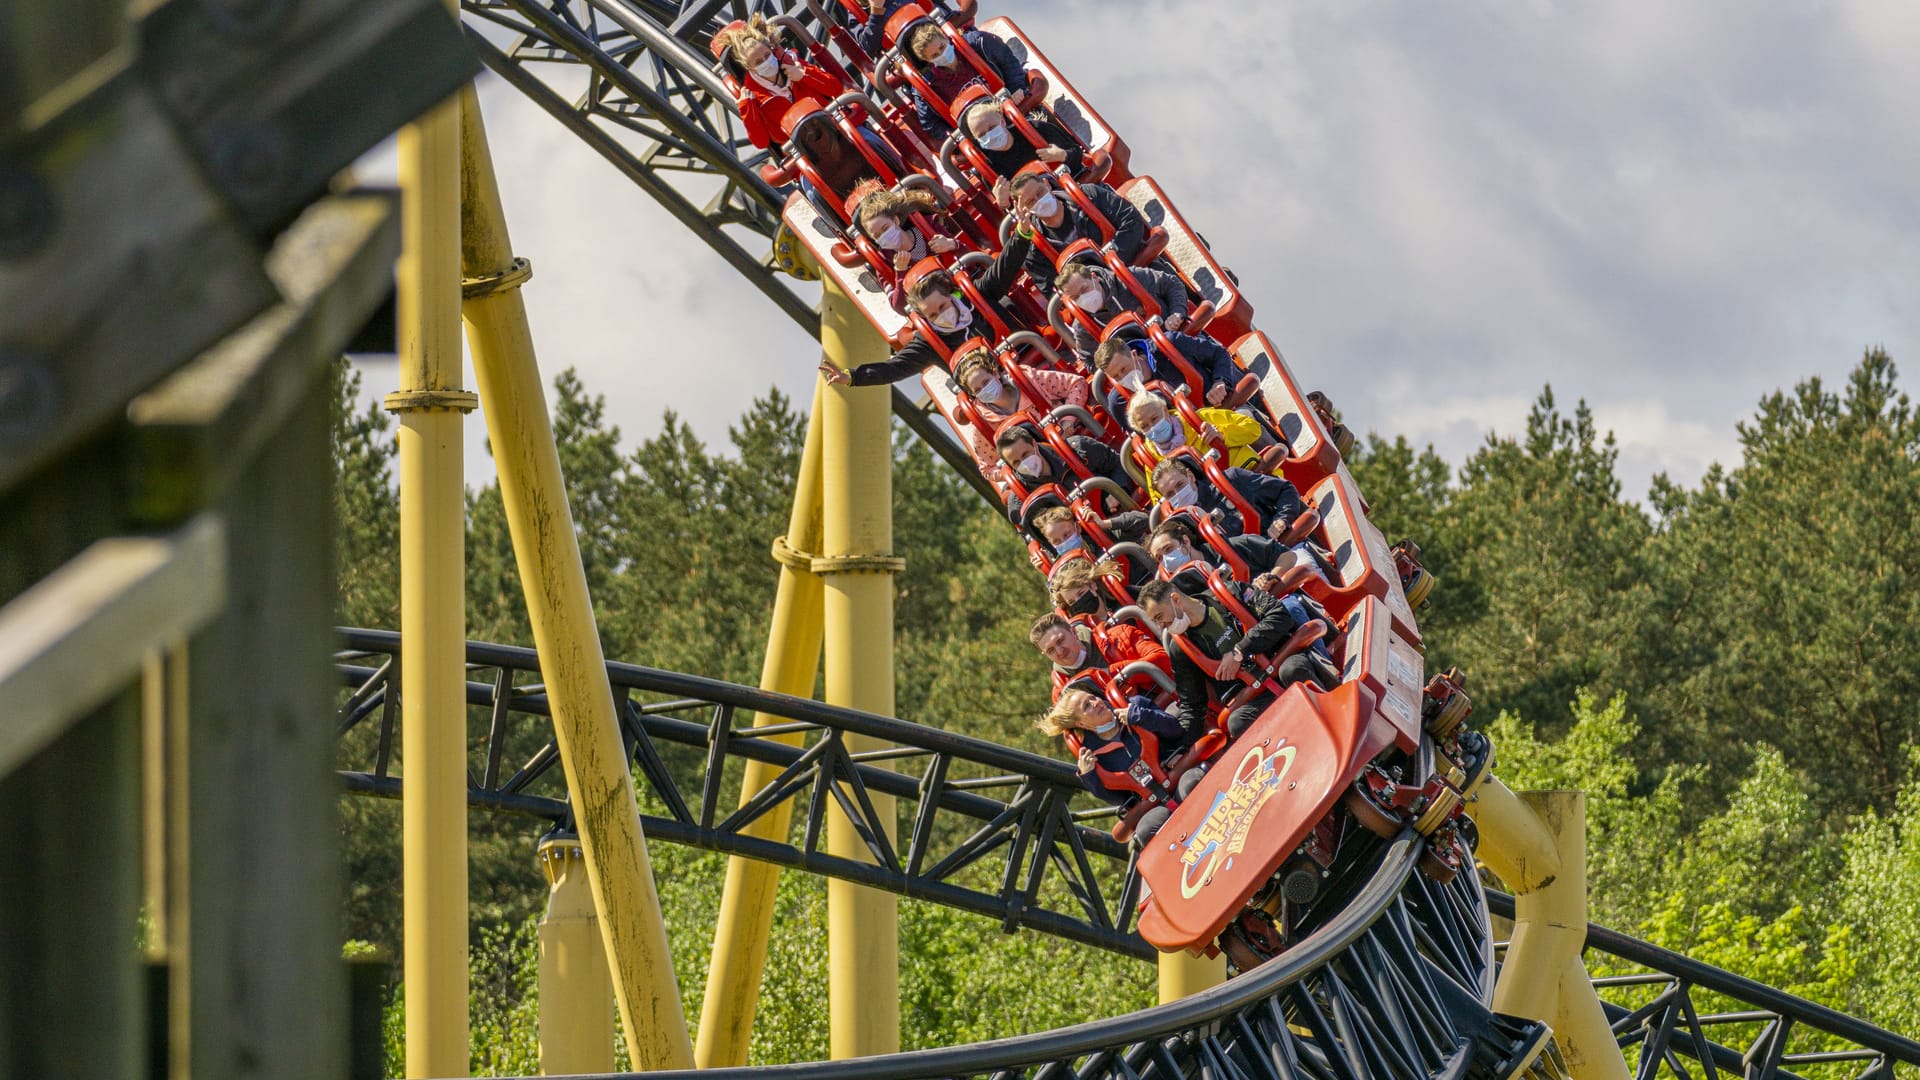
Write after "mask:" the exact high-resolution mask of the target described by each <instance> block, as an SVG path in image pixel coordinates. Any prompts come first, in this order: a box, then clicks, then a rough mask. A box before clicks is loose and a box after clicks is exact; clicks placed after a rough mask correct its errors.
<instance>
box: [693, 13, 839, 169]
mask: <svg viewBox="0 0 1920 1080" xmlns="http://www.w3.org/2000/svg"><path fill="white" fill-rule="evenodd" d="M714 45H715V49H716V50H719V49H720V47H721V46H724V47H725V51H723V52H720V58H721V63H723V64H725V65H726V67H727V70H728V71H729V72H730V73H731V74H732V75H733V77H734V79H735V80H736V81H738V83H739V84H740V95H739V96H738V97H736V98H735V99H734V105H735V107H737V108H738V109H739V110H740V119H741V121H742V122H744V123H745V124H746V127H747V138H748V139H750V140H751V141H752V142H753V145H755V146H757V147H759V148H760V149H762V150H765V149H766V148H767V147H769V146H771V145H773V143H774V142H775V141H776V140H777V139H778V138H779V134H780V118H781V117H782V116H785V115H786V114H787V110H788V109H791V108H793V106H794V105H795V104H796V103H798V102H799V101H800V100H801V99H802V98H813V99H815V100H817V101H819V102H820V103H821V104H822V105H824V104H826V103H827V102H829V101H832V100H833V99H834V98H837V97H839V96H840V94H841V86H840V81H839V80H838V79H835V78H834V77H833V76H832V75H831V74H828V72H827V71H826V69H825V68H821V67H818V66H815V65H813V64H809V63H807V62H805V61H804V60H802V59H801V58H800V54H799V53H796V52H794V51H793V50H791V49H782V48H781V47H780V43H779V42H777V41H775V40H774V37H773V32H772V31H771V30H769V29H768V28H767V20H766V17H765V16H762V15H755V16H754V17H753V18H752V19H750V20H748V21H747V22H744V23H738V24H735V25H733V26H730V27H728V28H727V29H725V30H722V31H721V32H720V34H719V35H718V37H717V38H716V39H715V42H714Z"/></svg>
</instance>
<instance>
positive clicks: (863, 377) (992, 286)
mask: <svg viewBox="0 0 1920 1080" xmlns="http://www.w3.org/2000/svg"><path fill="white" fill-rule="evenodd" d="M1032 250H1033V241H1032V239H1031V238H1030V237H1029V236H1028V235H1024V234H1022V233H1021V232H1020V231H1019V230H1015V232H1014V234H1013V236H1012V238H1010V239H1009V240H1008V241H1007V245H1006V247H1003V248H1001V249H1000V254H998V255H996V256H994V258H993V264H992V265H991V266H989V267H987V269H986V270H984V271H982V272H981V273H980V274H978V275H977V276H975V277H974V279H973V285H974V288H975V289H976V290H978V291H979V294H980V295H981V296H983V297H985V298H987V300H989V301H991V302H993V303H995V304H998V303H1000V301H1002V300H1004V299H1005V298H1006V295H1007V293H1008V292H1010V291H1012V289H1013V286H1014V283H1015V282H1016V281H1018V280H1019V278H1020V269H1021V264H1022V263H1023V262H1024V261H1025V260H1026V257H1027V253H1028V252H1029V251H1032ZM906 301H907V307H908V308H910V309H912V310H913V311H914V312H915V313H917V314H919V315H920V316H921V317H922V318H924V319H926V320H927V324H928V326H930V327H931V328H932V329H933V332H934V333H935V334H936V335H938V337H939V338H940V342H941V344H943V345H945V346H946V348H947V351H949V352H951V351H952V350H954V349H956V348H958V347H959V346H960V344H961V343H962V342H964V341H966V340H967V339H968V338H972V337H981V336H985V327H984V326H982V325H976V324H979V323H984V321H985V320H984V319H983V318H982V317H981V316H980V314H979V313H978V312H976V311H974V310H973V303H972V301H971V300H969V299H968V298H967V296H966V295H965V294H964V293H962V292H961V291H960V286H959V283H958V282H956V281H954V279H953V275H952V274H951V273H949V272H947V271H946V270H934V271H932V272H931V273H928V274H925V275H923V276H921V277H920V278H919V279H918V280H915V281H913V282H911V283H909V284H908V285H907V296H906ZM1002 314H1003V317H1004V318H1008V319H1011V318H1012V317H1013V315H1012V312H1011V311H1007V310H1006V309H1005V308H1004V307H1003V308H1002ZM924 335H925V331H923V330H916V331H915V332H914V335H913V340H912V341H909V342H907V344H906V345H905V346H904V347H903V348H901V350H900V351H899V352H896V353H894V354H893V355H892V356H890V357H888V358H886V359H885V360H881V361H877V362H875V363H871V364H861V365H859V366H858V367H855V368H854V369H853V370H852V371H841V370H840V369H839V368H837V367H834V366H833V365H832V364H830V363H827V362H826V361H824V360H823V361H821V363H820V374H822V375H824V376H826V378H827V381H828V382H830V383H836V384H842V385H846V384H849V383H850V384H851V385H853V386H877V385H879V384H881V383H890V382H898V381H899V380H901V379H904V378H907V377H908V376H910V375H918V374H920V373H921V372H922V371H925V370H927V369H928V368H930V367H932V366H934V365H935V364H938V363H940V352H939V350H936V349H935V348H934V347H933V345H932V344H931V343H930V342H928V341H927V339H926V337H925V336H924Z"/></svg>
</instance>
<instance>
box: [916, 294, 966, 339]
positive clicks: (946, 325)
mask: <svg viewBox="0 0 1920 1080" xmlns="http://www.w3.org/2000/svg"><path fill="white" fill-rule="evenodd" d="M927 321H928V322H930V323H932V324H933V328H934V329H935V330H938V331H940V332H941V333H943V334H951V333H953V332H954V331H956V330H965V329H966V328H967V327H969V326H972V325H973V309H972V308H969V307H968V306H967V305H966V302H965V301H963V300H955V301H954V302H953V303H951V304H948V305H947V310H945V311H942V312H941V313H940V314H938V315H936V316H934V317H933V318H931V319H928V320H927Z"/></svg>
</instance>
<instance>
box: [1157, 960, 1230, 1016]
mask: <svg viewBox="0 0 1920 1080" xmlns="http://www.w3.org/2000/svg"><path fill="white" fill-rule="evenodd" d="M1226 981H1227V958H1226V955H1225V954H1224V953H1223V954H1221V955H1219V956H1216V957H1214V958H1213V959H1211V960H1209V959H1207V958H1206V957H1204V956H1195V955H1193V954H1192V953H1186V952H1177V953H1164V952H1163V953H1161V954H1160V1004H1162V1005H1165V1004H1166V1003H1168V1002H1170V1001H1179V1000H1180V999H1181V998H1183V997H1191V996H1193V995H1194V994H1197V993H1199V992H1200V991H1202V990H1205V989H1207V988H1208V987H1211V986H1219V985H1220V984H1221V983H1223V982H1226Z"/></svg>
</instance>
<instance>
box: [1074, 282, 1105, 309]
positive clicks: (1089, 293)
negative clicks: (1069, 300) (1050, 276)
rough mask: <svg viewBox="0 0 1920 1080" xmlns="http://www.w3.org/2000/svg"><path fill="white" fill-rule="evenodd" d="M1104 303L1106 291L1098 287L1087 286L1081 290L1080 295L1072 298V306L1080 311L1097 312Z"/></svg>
mask: <svg viewBox="0 0 1920 1080" xmlns="http://www.w3.org/2000/svg"><path fill="white" fill-rule="evenodd" d="M1106 302H1107V290H1105V289H1103V288H1101V287H1100V286H1098V285H1089V286H1087V287H1086V288H1084V289H1081V290H1080V295H1078V296H1076V297H1074V298H1073V306H1074V307H1077V308H1079V309H1080V310H1081V311H1099V310H1100V308H1101V306H1102V305H1104V304H1105V303H1106Z"/></svg>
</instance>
